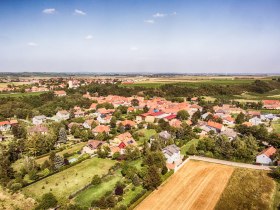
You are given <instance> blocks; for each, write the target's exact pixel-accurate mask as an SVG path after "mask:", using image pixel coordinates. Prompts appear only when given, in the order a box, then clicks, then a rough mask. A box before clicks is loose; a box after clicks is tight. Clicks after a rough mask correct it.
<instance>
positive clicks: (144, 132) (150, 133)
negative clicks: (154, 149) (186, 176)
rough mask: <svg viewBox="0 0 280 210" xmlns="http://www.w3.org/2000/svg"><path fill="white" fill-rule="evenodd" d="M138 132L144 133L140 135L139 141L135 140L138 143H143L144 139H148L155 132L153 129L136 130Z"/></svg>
mask: <svg viewBox="0 0 280 210" xmlns="http://www.w3.org/2000/svg"><path fill="white" fill-rule="evenodd" d="M138 133H142V134H144V136H141V137H140V138H139V141H138V142H137V143H138V144H139V145H143V143H144V142H145V141H148V140H149V139H150V137H151V136H153V135H156V134H157V132H156V130H154V129H141V130H139V131H138Z"/></svg>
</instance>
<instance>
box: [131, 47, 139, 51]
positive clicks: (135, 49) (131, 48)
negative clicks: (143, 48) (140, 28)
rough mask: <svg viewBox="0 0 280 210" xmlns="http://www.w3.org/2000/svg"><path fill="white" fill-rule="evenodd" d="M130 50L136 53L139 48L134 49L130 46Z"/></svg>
mask: <svg viewBox="0 0 280 210" xmlns="http://www.w3.org/2000/svg"><path fill="white" fill-rule="evenodd" d="M130 50H131V51H137V50H139V48H138V47H135V46H132V47H130Z"/></svg>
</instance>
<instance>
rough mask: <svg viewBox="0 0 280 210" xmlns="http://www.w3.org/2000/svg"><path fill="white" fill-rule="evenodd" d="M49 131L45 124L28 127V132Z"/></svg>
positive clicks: (44, 132)
mask: <svg viewBox="0 0 280 210" xmlns="http://www.w3.org/2000/svg"><path fill="white" fill-rule="evenodd" d="M48 131H49V129H48V128H47V127H46V126H43V125H35V126H33V127H30V128H29V129H28V134H36V133H39V134H43V135H45V134H47V133H48Z"/></svg>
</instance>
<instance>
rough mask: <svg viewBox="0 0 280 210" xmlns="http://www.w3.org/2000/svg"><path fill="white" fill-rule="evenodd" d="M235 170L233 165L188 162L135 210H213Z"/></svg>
mask: <svg viewBox="0 0 280 210" xmlns="http://www.w3.org/2000/svg"><path fill="white" fill-rule="evenodd" d="M233 171H234V168H233V167H230V166H225V165H218V164H213V163H205V162H200V161H189V162H187V163H186V164H185V165H184V166H183V167H182V168H181V169H180V170H179V171H178V172H176V173H175V174H174V175H173V176H171V177H170V178H169V180H168V181H167V182H166V183H165V184H163V185H162V186H160V187H159V188H158V190H155V191H154V192H152V193H151V194H150V195H149V196H148V197H147V198H146V199H145V200H144V201H143V202H142V203H140V204H139V205H138V206H137V207H136V209H137V210H146V209H154V210H156V209H162V210H164V209H182V210H183V209H184V210H186V209H192V210H193V209H194V210H195V209H214V208H215V205H216V203H217V202H218V200H219V198H220V195H221V194H222V192H223V191H224V189H225V187H226V185H227V183H228V180H229V178H230V176H231V174H232V173H233Z"/></svg>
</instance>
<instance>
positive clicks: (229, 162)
mask: <svg viewBox="0 0 280 210" xmlns="http://www.w3.org/2000/svg"><path fill="white" fill-rule="evenodd" d="M189 159H191V160H202V161H206V162H211V163H218V164H223V165H228V166H236V167H241V168H250V169H257V170H267V171H269V170H271V169H270V168H269V167H268V166H261V165H253V164H247V163H236V162H231V161H226V160H219V159H214V158H207V157H200V156H189Z"/></svg>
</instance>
